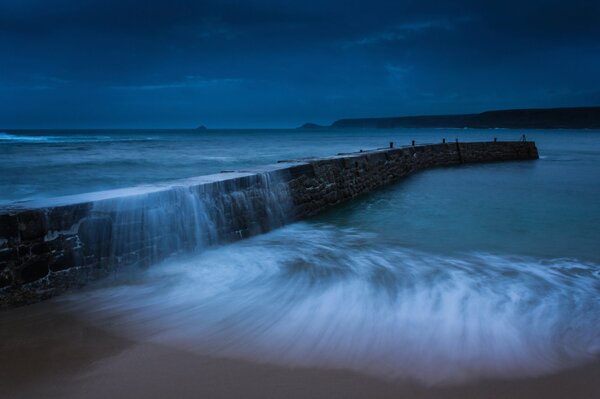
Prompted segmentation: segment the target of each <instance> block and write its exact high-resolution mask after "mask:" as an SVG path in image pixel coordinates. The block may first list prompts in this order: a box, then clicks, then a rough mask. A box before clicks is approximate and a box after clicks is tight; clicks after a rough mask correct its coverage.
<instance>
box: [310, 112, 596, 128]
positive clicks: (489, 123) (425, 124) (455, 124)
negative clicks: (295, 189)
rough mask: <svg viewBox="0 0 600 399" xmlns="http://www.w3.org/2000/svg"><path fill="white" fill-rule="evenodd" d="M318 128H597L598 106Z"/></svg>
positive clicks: (344, 122) (343, 122) (354, 121)
mask: <svg viewBox="0 0 600 399" xmlns="http://www.w3.org/2000/svg"><path fill="white" fill-rule="evenodd" d="M320 128H362V129H366V128H369V129H390V128H430V129H431V128H446V129H448V128H457V129H462V128H469V129H600V107H576V108H539V109H511V110H501V111H486V112H482V113H479V114H457V115H424V116H397V117H383V118H346V119H339V120H337V121H335V122H333V123H332V124H331V125H329V126H320V125H317V124H314V123H305V124H304V125H302V126H300V127H299V129H303V130H306V129H320Z"/></svg>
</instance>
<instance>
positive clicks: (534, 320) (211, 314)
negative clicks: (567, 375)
mask: <svg viewBox="0 0 600 399" xmlns="http://www.w3.org/2000/svg"><path fill="white" fill-rule="evenodd" d="M598 270H600V266H598V265H595V264H586V263H582V262H579V261H577V260H574V259H545V260H543V259H534V258H528V257H521V256H506V255H496V254H489V253H468V254H462V255H460V256H448V255H441V254H433V253H426V252H419V251H415V250H411V249H407V248H404V247H402V246H400V245H399V244H397V243H391V242H385V241H384V240H383V239H382V238H381V237H379V236H376V235H374V234H369V233H365V232H361V231H358V230H352V229H339V228H336V227H333V226H330V225H322V224H321V225H314V224H308V223H299V224H295V225H291V226H288V227H285V228H283V229H280V230H278V231H275V232H272V233H269V234H267V235H263V236H259V237H254V238H252V239H249V240H245V241H242V242H238V243H235V244H232V245H228V246H224V247H220V248H216V249H211V250H208V251H206V252H204V253H201V254H198V255H195V256H192V257H185V258H176V259H171V260H169V261H167V262H164V263H163V264H162V265H158V266H156V267H153V268H151V269H149V270H148V271H147V272H146V273H144V274H143V276H137V277H136V276H134V277H132V278H131V279H130V280H129V281H127V282H125V283H122V284H119V285H116V286H105V287H101V288H97V289H94V290H91V291H86V292H84V293H82V294H75V295H71V296H68V297H65V298H62V299H61V301H64V302H66V303H67V305H68V306H67V307H68V308H69V307H70V309H71V310H72V311H74V312H77V313H81V315H83V317H86V318H89V320H90V321H91V322H92V323H93V324H95V325H97V326H99V327H100V328H107V327H106V326H108V325H110V326H112V327H111V328H112V329H113V332H115V333H120V334H125V335H127V336H128V337H130V338H132V339H139V340H151V341H156V342H160V343H161V344H166V345H172V346H176V347H180V348H182V349H185V350H189V351H196V352H199V353H202V354H210V355H216V356H225V357H239V358H246V359H250V360H254V361H259V362H270V363H275V364H281V365H286V366H292V367H295V366H303V367H326V368H341V369H351V370H355V371H358V372H362V373H367V374H371V375H375V376H378V377H383V378H391V379H397V378H409V379H415V380H417V381H420V382H422V383H424V384H440V383H456V382H462V381H465V380H470V379H475V378H482V377H502V378H508V377H524V376H537V375H541V374H545V373H551V372H555V371H558V370H560V369H562V368H565V367H570V366H574V365H577V364H580V363H582V362H585V361H587V360H592V359H594V358H595V357H597V356H598V354H600V303H599V302H598V300H597V298H598V294H599V293H600V276H599V275H598Z"/></svg>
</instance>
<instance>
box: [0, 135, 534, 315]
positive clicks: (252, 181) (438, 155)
mask: <svg viewBox="0 0 600 399" xmlns="http://www.w3.org/2000/svg"><path fill="white" fill-rule="evenodd" d="M537 158H538V152H537V148H536V146H535V143H533V142H523V141H519V142H480V143H443V144H431V145H419V146H411V147H404V148H386V149H379V150H373V151H364V152H357V153H350V154H339V155H337V156H332V157H328V158H315V159H303V160H293V161H281V162H279V163H278V164H275V165H268V166H265V167H262V168H256V169H252V170H247V171H238V172H225V173H220V174H217V175H210V176H201V177H198V178H192V179H185V180H180V181H175V182H171V183H168V184H163V185H153V186H143V187H137V188H131V189H123V190H110V191H104V192H99V193H91V194H84V195H77V196H68V197H61V198H53V199H48V200H41V201H26V202H17V203H13V204H11V205H9V206H6V207H4V208H2V209H0V308H6V307H11V306H15V305H20V304H26V303H31V302H35V301H39V300H41V299H44V298H48V297H51V296H53V295H56V294H58V293H60V292H63V291H65V290H67V289H69V288H71V287H77V286H81V285H83V284H85V283H87V282H89V281H91V280H95V279H98V278H101V277H104V276H108V275H110V274H112V273H116V272H118V271H119V270H121V269H123V268H125V267H130V266H138V267H146V266H148V265H151V264H152V263H155V262H158V261H160V260H161V259H164V258H166V257H168V256H170V255H173V254H174V253H179V252H186V251H194V250H199V249H202V248H204V247H206V246H210V245H215V244H219V243H225V242H231V241H234V240H238V239H241V238H244V237H248V236H251V235H255V234H259V233H263V232H266V231H269V230H271V229H273V228H276V227H279V226H281V225H283V224H285V223H289V222H292V221H294V220H298V219H302V218H306V217H309V216H312V215H316V214H318V213H319V212H321V211H323V210H325V209H327V208H330V207H332V206H335V205H337V204H340V203H342V202H345V201H347V200H350V199H352V198H354V197H357V196H359V195H361V194H364V193H367V192H369V191H371V190H373V189H376V188H378V187H381V186H384V185H387V184H390V183H393V182H395V181H397V180H399V179H401V178H402V177H404V176H406V175H408V174H410V173H412V172H415V171H418V170H421V169H425V168H432V167H444V166H453V165H460V164H463V163H478V162H497V161H511V160H530V159H537Z"/></svg>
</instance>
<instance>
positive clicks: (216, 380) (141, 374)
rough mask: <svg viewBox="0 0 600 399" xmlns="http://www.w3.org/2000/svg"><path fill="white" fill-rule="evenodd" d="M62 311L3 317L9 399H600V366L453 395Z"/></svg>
mask: <svg viewBox="0 0 600 399" xmlns="http://www.w3.org/2000/svg"><path fill="white" fill-rule="evenodd" d="M107 331H108V329H106V330H105V329H103V328H99V327H97V326H91V325H89V324H86V322H84V321H83V320H81V319H80V318H78V317H76V316H75V315H73V314H68V313H65V312H64V311H62V310H61V308H60V307H59V306H57V305H56V304H55V303H52V302H49V303H43V304H37V305H33V306H29V307H26V308H20V309H15V310H11V311H6V312H2V313H0V397H2V398H82V397H85V398H106V397H109V398H165V397H174V398H175V397H176V398H199V397H202V398H232V397H244V398H280V397H285V398H365V397H369V398H415V399H419V398H422V399H434V398H448V399H454V398H456V399H458V398H460V399H468V398H478V399H482V398H490V399H491V398H511V399H521V398H522V399H525V398H527V399H532V398H544V399H553V398H570V399H577V398H581V399H592V398H598V397H600V378H599V377H600V361H597V362H595V363H593V364H588V365H586V366H583V367H579V368H575V369H570V370H566V371H563V372H561V373H558V374H554V375H547V376H541V377H537V378H528V379H514V380H500V379H496V380H485V381H477V382H469V383H466V384H458V385H451V386H443V385H442V386H440V385H437V386H430V387H427V386H423V385H420V384H417V383H414V382H411V381H389V380H383V379H378V378H374V377H371V376H367V375H362V374H358V373H355V372H350V371H344V370H327V369H306V368H288V367H280V366H273V365H269V364H257V363H252V362H248V361H245V360H236V359H220V358H212V357H208V356H202V355H198V354H195V353H191V352H187V351H184V350H181V349H176V348H172V347H169V346H166V345H158V344H153V343H146V342H135V341H132V340H128V339H124V338H122V337H119V336H115V335H114V334H111V333H109V332H107Z"/></svg>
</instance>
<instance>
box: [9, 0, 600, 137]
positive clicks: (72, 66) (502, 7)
mask: <svg viewBox="0 0 600 399" xmlns="http://www.w3.org/2000/svg"><path fill="white" fill-rule="evenodd" d="M598 71H600V2H598V1H590V0H587V1H581V0H573V1H568V2H567V1H526V0H522V1H498V2H491V1H471V0H457V1H452V2H450V1H448V2H440V1H423V0H421V1H402V0H399V1H376V0H371V1H352V0H346V1H312V0H303V1H286V2H283V1H278V2H276V1H222V0H221V1H176V0H171V1H155V0H146V1H139V2H136V1H131V0H118V1H114V0H78V1H66V0H54V1H47V0H12V1H9V0H0V127H4V128H42V127H48V128H56V127H71V128H73V127H83V128H85V127H156V128H158V127H195V126H196V125H198V124H205V125H207V126H209V127H275V126H282V127H286V126H289V127H294V126H296V125H299V124H301V123H303V122H306V121H312V122H318V123H331V122H332V121H333V120H335V119H338V118H342V117H363V116H391V115H409V114H432V113H463V112H480V111H484V110H487V109H501V108H517V107H551V106H579V105H598V104H600V73H598Z"/></svg>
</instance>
